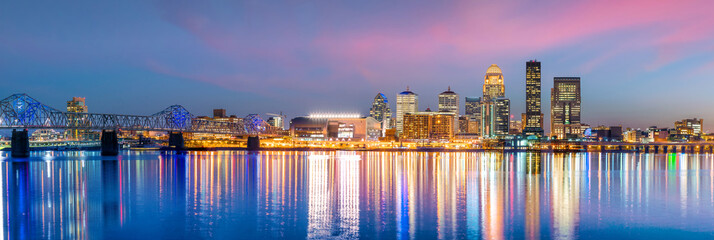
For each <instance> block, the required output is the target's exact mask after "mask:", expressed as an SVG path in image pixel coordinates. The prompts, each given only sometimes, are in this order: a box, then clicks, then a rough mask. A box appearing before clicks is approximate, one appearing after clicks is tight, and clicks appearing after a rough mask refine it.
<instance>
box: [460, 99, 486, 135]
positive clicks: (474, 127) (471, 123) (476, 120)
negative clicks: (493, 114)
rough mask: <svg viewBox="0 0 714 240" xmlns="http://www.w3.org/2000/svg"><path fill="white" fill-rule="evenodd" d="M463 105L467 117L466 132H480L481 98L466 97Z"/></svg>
mask: <svg viewBox="0 0 714 240" xmlns="http://www.w3.org/2000/svg"><path fill="white" fill-rule="evenodd" d="M464 106H465V107H464V115H465V116H466V117H467V118H468V130H467V131H466V132H467V133H481V119H482V117H481V108H482V104H481V98H479V97H466V98H465V104H464ZM462 132H463V131H462Z"/></svg>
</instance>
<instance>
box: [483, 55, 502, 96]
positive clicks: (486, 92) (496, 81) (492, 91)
mask: <svg viewBox="0 0 714 240" xmlns="http://www.w3.org/2000/svg"><path fill="white" fill-rule="evenodd" d="M505 89H506V88H505V87H504V85H503V72H502V71H501V68H500V67H498V65H496V64H491V66H490V67H488V69H487V70H486V76H484V80H483V100H484V101H490V100H491V99H494V98H498V97H505V96H506V91H505Z"/></svg>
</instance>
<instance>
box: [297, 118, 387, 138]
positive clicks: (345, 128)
mask: <svg viewBox="0 0 714 240" xmlns="http://www.w3.org/2000/svg"><path fill="white" fill-rule="evenodd" d="M290 135H291V136H293V137H295V138H298V139H300V140H350V141H361V140H377V139H378V138H379V137H381V135H382V131H381V125H380V122H379V121H377V120H376V119H374V118H372V117H364V118H363V117H359V116H357V117H346V118H340V117H330V116H324V117H297V118H293V119H292V120H291V121H290Z"/></svg>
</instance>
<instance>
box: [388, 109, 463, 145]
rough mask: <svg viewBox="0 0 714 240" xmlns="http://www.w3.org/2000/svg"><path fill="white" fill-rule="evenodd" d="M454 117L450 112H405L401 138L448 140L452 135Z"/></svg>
mask: <svg viewBox="0 0 714 240" xmlns="http://www.w3.org/2000/svg"><path fill="white" fill-rule="evenodd" d="M455 119H456V118H455V116H454V113H451V112H428V111H427V112H416V113H407V114H405V115H404V129H403V132H402V136H401V139H409V140H427V139H428V140H449V139H451V138H453V137H454V124H455V121H454V120H455Z"/></svg>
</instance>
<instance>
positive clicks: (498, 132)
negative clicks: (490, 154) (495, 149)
mask: <svg viewBox="0 0 714 240" xmlns="http://www.w3.org/2000/svg"><path fill="white" fill-rule="evenodd" d="M481 110H482V113H481V115H482V120H481V136H483V137H487V138H493V137H500V136H505V135H508V131H509V127H510V116H511V100H509V99H508V98H504V97H499V98H494V99H491V101H488V102H484V104H483V105H482V106H481Z"/></svg>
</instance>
